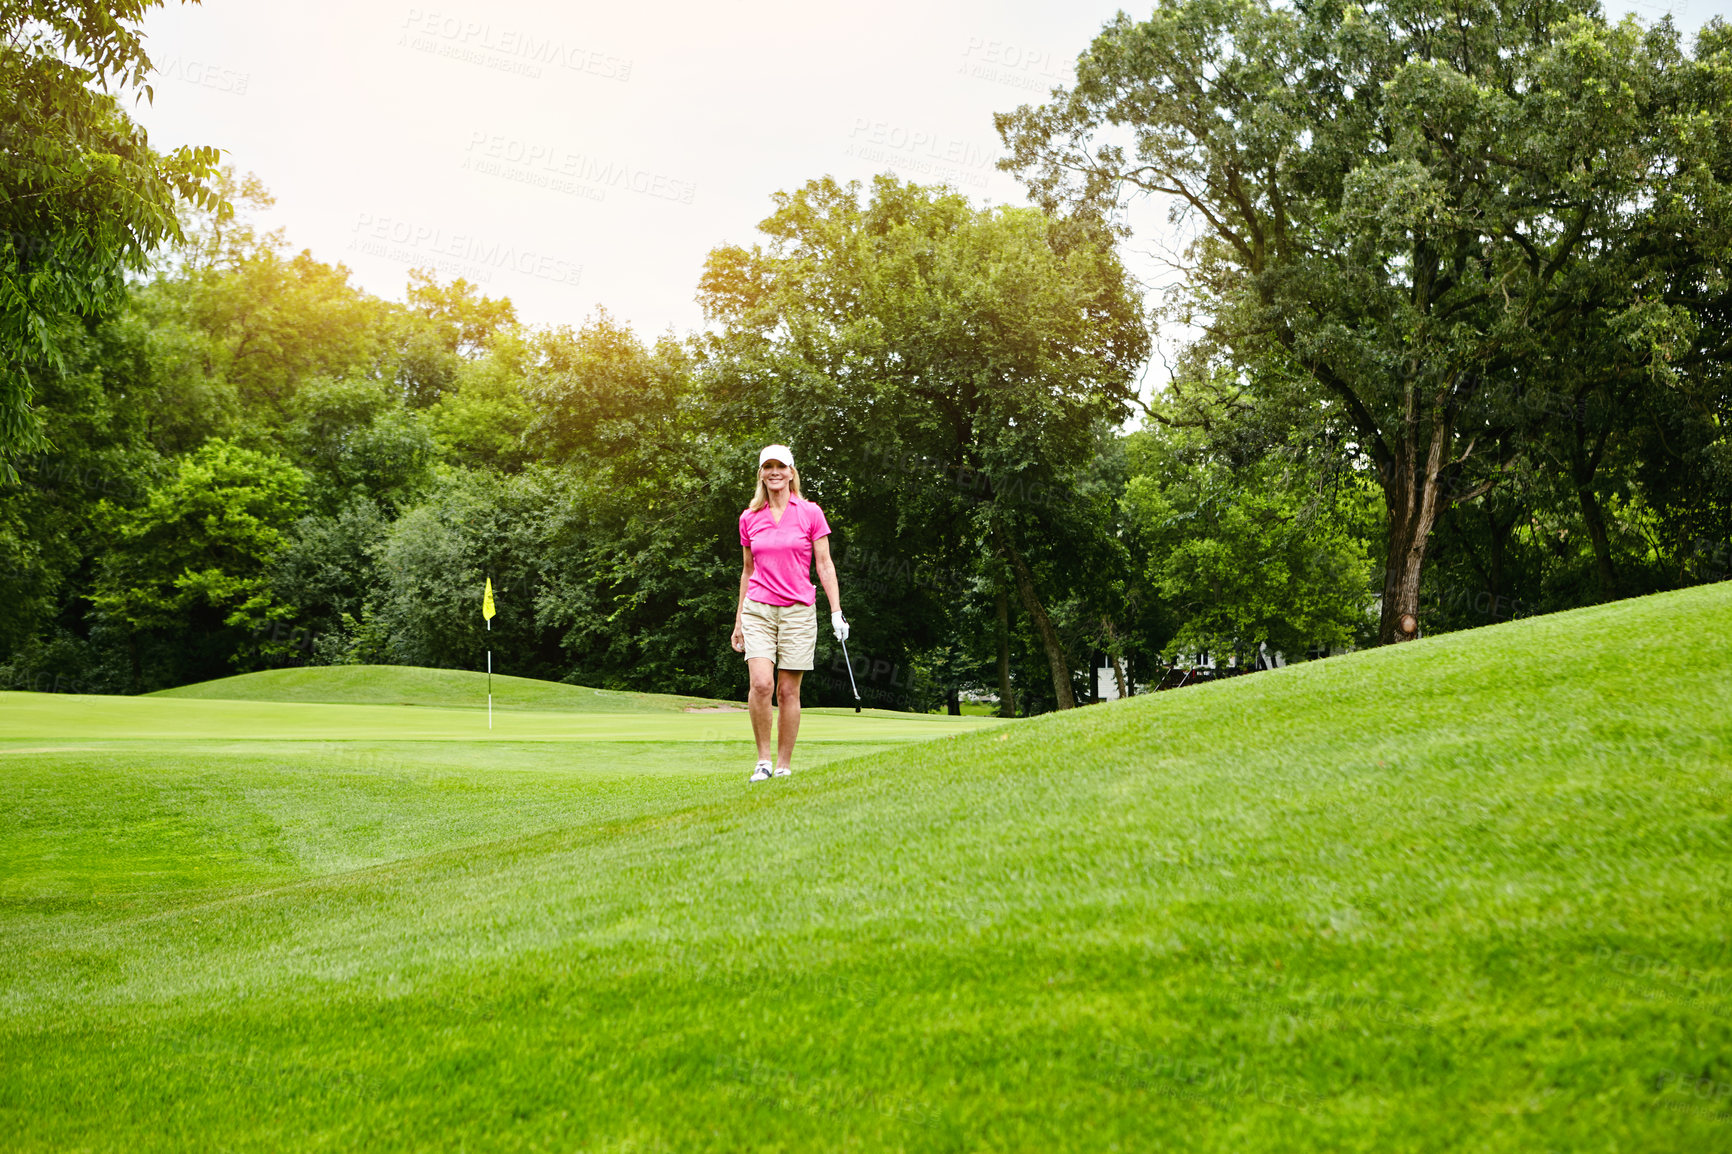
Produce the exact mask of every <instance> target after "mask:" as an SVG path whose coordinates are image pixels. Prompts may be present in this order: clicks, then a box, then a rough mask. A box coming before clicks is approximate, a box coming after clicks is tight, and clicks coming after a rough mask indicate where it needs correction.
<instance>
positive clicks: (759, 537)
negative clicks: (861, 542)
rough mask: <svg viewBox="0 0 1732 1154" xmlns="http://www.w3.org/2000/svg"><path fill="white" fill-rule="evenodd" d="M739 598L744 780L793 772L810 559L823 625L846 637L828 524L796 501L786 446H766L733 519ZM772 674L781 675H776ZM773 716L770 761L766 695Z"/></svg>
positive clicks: (796, 479) (814, 614)
mask: <svg viewBox="0 0 1732 1154" xmlns="http://www.w3.org/2000/svg"><path fill="white" fill-rule="evenodd" d="M740 548H741V550H742V551H743V553H744V554H745V565H744V568H742V569H741V570H740V600H739V603H738V605H737V607H736V608H735V610H734V636H733V646H734V652H736V653H744V654H745V655H746V669H747V671H748V672H749V673H750V674H751V690H750V692H749V693H748V694H747V696H746V709H747V712H748V713H750V714H751V717H752V736H753V737H754V738H756V739H757V742H758V764H757V768H755V769H754V770H753V771H752V776H751V777H750V778H749V779H748V780H750V781H766V780H768V779H769V778H771V777H787V776H788V775H789V774H790V773H792V772H794V770H793V762H794V739H795V738H796V737H798V736H799V735H800V679H801V677H802V676H804V674H805V672H806V670H808V669H810V668H812V660H813V657H814V656H815V655H816V650H817V647H818V591H817V589H815V588H814V587H813V585H812V576H811V574H812V562H813V561H814V560H816V561H817V563H818V580H819V581H820V582H821V583H822V584H823V586H824V596H825V597H826V598H827V599H828V600H829V602H830V628H831V629H833V630H835V633H836V636H837V637H838V638H840V639H841V640H843V641H846V640H848V622H847V621H845V620H843V618H842V601H841V598H840V596H839V595H838V593H837V591H836V566H835V564H834V563H833V562H832V561H831V560H830V523H829V522H828V521H826V520H825V519H824V510H822V509H820V508H818V506H817V505H814V504H813V503H812V502H810V501H808V500H806V498H804V497H802V496H800V473H799V470H797V469H795V468H794V452H793V450H792V449H790V448H788V446H786V445H766V446H765V447H764V449H763V451H762V452H760V453H759V454H758V489H757V492H755V493H754V494H753V495H752V503H751V504H750V505H748V506H747V507H746V511H745V512H744V513H741V514H740ZM778 670H779V671H780V672H778ZM772 688H774V689H775V690H776V695H777V699H778V701H779V702H780V707H779V709H778V711H777V713H778V716H777V717H776V721H777V727H776V742H775V761H774V762H772V761H771V760H770V753H771V744H770V721H771V717H770V714H771V709H770V691H771V689H772Z"/></svg>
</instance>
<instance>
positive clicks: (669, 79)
mask: <svg viewBox="0 0 1732 1154" xmlns="http://www.w3.org/2000/svg"><path fill="white" fill-rule="evenodd" d="M1720 3H1721V0H1681V2H1680V3H1677V4H1668V5H1663V4H1661V3H1658V2H1655V0H1639V2H1634V3H1632V2H1630V0H1622V2H1617V3H1613V4H1612V5H1610V6H1609V7H1610V10H1615V11H1620V12H1621V11H1624V10H1630V9H1633V10H1635V11H1637V12H1638V14H1639V15H1641V16H1642V17H1643V18H1644V19H1646V20H1652V19H1654V18H1655V17H1656V16H1657V15H1658V14H1659V13H1660V12H1661V11H1663V10H1665V9H1667V8H1670V9H1671V10H1672V11H1674V12H1676V13H1677V18H1678V22H1679V24H1680V25H1681V26H1682V27H1684V28H1686V29H1687V30H1691V31H1693V30H1694V29H1696V28H1697V27H1699V26H1700V25H1701V23H1702V21H1703V20H1704V19H1705V18H1706V17H1707V16H1708V15H1710V14H1711V13H1712V12H1713V11H1714V10H1715V9H1716V8H1717V7H1719V6H1720ZM1116 10H1117V5H1116V4H1113V3H1110V2H1108V0H1073V2H1072V3H1063V4H1061V3H1052V2H1048V3H1034V2H1032V0H1009V2H1005V3H997V4H989V3H984V2H982V0H925V2H910V0H884V2H881V3H877V4H874V5H872V6H871V7H870V8H868V7H865V6H858V7H857V6H853V5H848V6H844V5H824V4H818V3H813V2H811V0H803V2H790V0H710V2H709V3H702V4H694V3H686V4H678V5H643V6H637V7H633V6H626V5H607V6H603V5H599V4H594V3H553V2H546V0H453V2H448V3H432V4H417V5H411V4H404V3H397V2H395V0H348V2H338V0H300V2H298V3H296V4H293V5H287V4H283V3H281V2H280V0H277V2H272V3H266V2H265V0H206V2H205V3H203V4H202V5H199V6H185V7H182V6H180V5H173V4H172V0H171V7H170V8H168V9H166V10H161V11H157V12H154V13H153V14H152V15H151V16H150V17H149V19H148V20H147V22H146V25H145V28H146V31H147V33H148V35H149V38H150V39H149V50H150V53H151V57H152V59H153V60H154V61H155V63H156V65H157V68H158V75H157V77H156V78H155V81H154V86H155V90H156V99H155V103H154V105H153V106H143V107H141V108H140V109H139V110H138V113H137V115H138V117H139V119H140V120H141V121H142V122H143V123H144V125H145V126H146V128H147V129H148V130H149V132H150V134H151V140H152V143H153V144H154V145H156V146H157V147H158V148H159V149H163V148H170V147H173V146H176V145H180V144H212V145H216V146H217V147H220V148H222V149H224V150H226V153H227V155H226V157H225V159H226V160H227V161H228V162H229V163H232V164H233V165H234V166H235V168H236V169H237V170H238V171H240V172H247V171H252V172H256V173H257V174H258V175H259V176H260V177H261V178H262V179H263V180H264V182H265V184H266V185H267V186H268V187H269V188H270V189H271V191H272V192H273V193H274V194H275V195H276V197H277V207H276V209H275V210H274V211H273V212H272V213H271V214H270V215H269V216H268V217H267V218H266V219H265V222H264V223H265V224H266V225H267V226H268V227H276V226H279V225H280V226H283V227H284V228H285V229H286V231H287V236H288V240H289V243H290V245H291V246H292V248H294V249H295V250H299V249H302V248H307V249H311V250H312V252H313V254H314V256H316V257H317V258H319V259H321V260H325V261H330V262H341V263H343V264H345V265H347V266H348V267H349V268H350V269H351V270H353V272H354V281H355V282H356V283H357V284H359V285H361V286H362V287H364V288H366V289H368V290H369V291H371V292H374V293H377V294H379V295H381V296H386V297H391V298H401V296H402V293H403V288H404V285H405V283H406V281H407V275H406V274H407V270H408V269H409V268H410V267H412V266H415V265H431V266H434V267H435V268H437V269H439V270H440V272H441V274H442V275H441V279H450V278H451V277H453V276H466V277H468V278H469V279H470V280H472V281H476V282H478V283H480V284H481V286H482V288H483V291H485V292H486V293H487V294H488V295H490V296H500V295H506V296H509V297H510V298H511V299H512V300H513V301H514V302H515V303H516V305H517V307H518V312H519V315H520V316H521V317H522V318H523V319H524V320H526V321H529V322H532V323H538V324H552V323H570V324H573V325H575V324H577V323H580V322H581V321H582V320H583V319H584V318H585V317H586V316H587V315H589V314H590V313H591V312H593V311H594V309H595V308H596V307H597V306H603V307H606V308H607V309H608V310H609V311H610V312H612V313H613V314H614V315H615V316H616V317H619V318H621V319H624V320H626V321H628V322H630V323H631V324H632V326H633V327H634V328H636V329H637V330H638V332H639V335H640V336H644V337H653V336H654V335H656V334H657V333H660V332H663V331H665V330H667V329H669V328H672V329H673V330H675V331H677V332H681V333H683V332H686V331H689V330H691V329H695V328H697V327H699V325H700V324H701V320H702V318H701V315H700V313H699V310H698V307H697V305H696V303H695V302H694V300H693V294H694V292H695V290H696V287H697V281H698V276H699V273H700V271H701V269H702V266H703V261H704V258H705V256H706V254H707V253H708V252H709V251H710V249H712V248H714V247H715V246H717V245H719V244H723V243H728V242H733V243H741V244H751V243H753V242H754V241H755V240H757V239H758V236H757V232H756V225H757V223H758V221H760V220H762V219H763V218H764V217H765V216H767V215H768V214H769V212H770V209H771V204H770V195H771V194H772V193H773V192H776V191H777V190H787V189H793V188H796V187H798V186H799V185H801V184H803V183H804V182H805V181H807V180H810V179H812V178H815V177H818V176H823V175H826V174H828V175H832V176H835V177H837V178H838V179H841V180H850V179H858V180H860V181H862V182H863V183H864V182H867V181H869V179H870V177H871V176H872V175H873V174H874V173H878V172H882V171H885V170H891V171H895V172H896V173H897V174H898V175H900V176H903V177H904V178H907V179H915V180H920V181H923V182H936V181H948V182H950V183H952V184H954V185H955V186H956V187H958V188H959V189H961V190H962V191H964V192H966V193H967V194H969V196H970V197H971V198H973V199H974V200H975V202H976V203H986V202H992V203H1005V202H1012V203H1022V202H1023V199H1024V198H1023V196H1022V194H1021V189H1020V187H1019V186H1018V185H1017V184H1016V182H1015V181H1014V180H1012V179H1011V178H1010V177H1009V176H1008V175H1006V174H1004V173H1001V172H999V171H998V170H997V169H996V168H995V167H994V161H995V160H996V159H997V158H998V156H999V155H1000V152H1001V149H1000V145H999V141H998V137H997V134H996V133H995V132H994V131H993V128H992V114H993V113H994V112H997V111H1008V110H1010V109H1013V108H1015V107H1016V106H1017V105H1018V104H1021V103H1025V102H1038V101H1040V100H1042V99H1044V98H1045V96H1046V95H1047V92H1048V90H1049V89H1050V88H1051V87H1052V86H1053V85H1055V84H1061V83H1068V81H1069V78H1070V66H1071V62H1072V61H1073V60H1074V59H1075V57H1076V55H1077V53H1079V52H1080V51H1082V50H1083V49H1084V48H1085V47H1086V46H1087V44H1088V43H1089V41H1090V39H1091V38H1092V37H1093V36H1094V34H1095V33H1096V32H1097V31H1098V30H1099V29H1100V26H1101V25H1102V24H1103V23H1104V22H1105V21H1106V20H1107V19H1109V18H1110V17H1111V16H1112V15H1113V13H1114V12H1115V11H1116ZM1130 10H1131V11H1132V12H1135V13H1140V12H1141V11H1142V8H1141V7H1140V6H1138V7H1133V8H1131V9H1130ZM609 166H611V169H610V167H609ZM1156 219H1157V220H1158V218H1156ZM507 256H509V257H510V258H511V259H512V263H511V264H507V265H504V266H501V265H500V264H499V263H498V262H499V261H500V260H502V259H503V258H505V257H507ZM490 258H491V260H490Z"/></svg>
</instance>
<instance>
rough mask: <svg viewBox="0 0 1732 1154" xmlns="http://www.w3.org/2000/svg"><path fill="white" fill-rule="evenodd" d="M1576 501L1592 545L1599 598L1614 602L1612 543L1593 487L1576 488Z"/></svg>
mask: <svg viewBox="0 0 1732 1154" xmlns="http://www.w3.org/2000/svg"><path fill="white" fill-rule="evenodd" d="M1576 501H1577V502H1578V503H1579V504H1580V505H1581V507H1582V520H1583V521H1585V522H1586V523H1587V526H1588V540H1590V541H1592V542H1593V543H1594V567H1595V568H1596V569H1598V570H1599V574H1600V596H1601V597H1602V598H1604V599H1605V600H1607V601H1614V600H1616V599H1617V596H1618V576H1617V574H1616V573H1615V572H1614V571H1613V569H1612V543H1611V541H1610V540H1609V539H1608V538H1607V536H1606V515H1605V512H1604V511H1603V510H1602V509H1601V508H1600V499H1599V498H1598V497H1596V496H1594V490H1593V486H1592V485H1591V484H1590V485H1578V486H1576Z"/></svg>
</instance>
